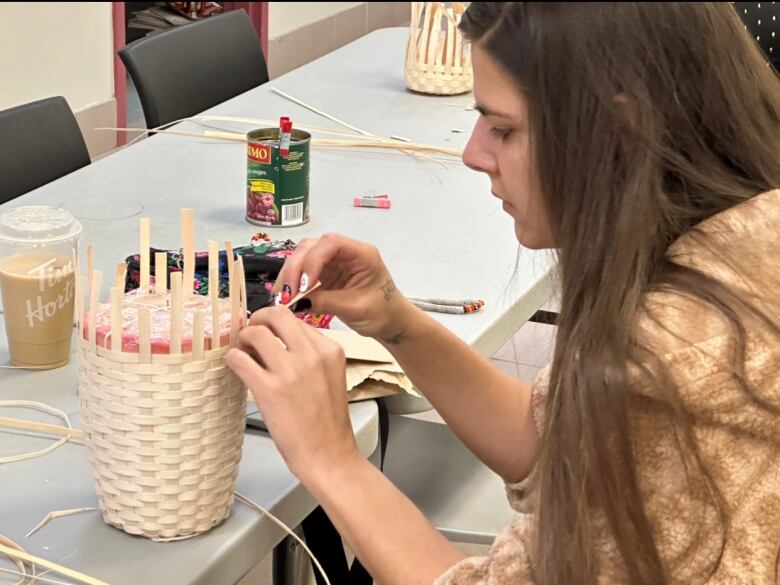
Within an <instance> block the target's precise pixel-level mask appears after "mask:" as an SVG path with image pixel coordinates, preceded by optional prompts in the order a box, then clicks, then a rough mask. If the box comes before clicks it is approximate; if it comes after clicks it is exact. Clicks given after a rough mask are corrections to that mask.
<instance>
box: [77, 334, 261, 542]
mask: <svg viewBox="0 0 780 585" xmlns="http://www.w3.org/2000/svg"><path fill="white" fill-rule="evenodd" d="M228 349H229V347H224V348H220V349H215V350H209V351H206V352H204V354H203V359H202V360H197V361H196V360H193V359H192V355H191V354H179V355H166V354H162V355H153V356H152V359H151V363H139V362H140V359H139V354H137V353H120V352H114V351H111V350H107V349H105V348H102V347H98V348H97V350H96V351H93V350H91V349H90V347H89V343H87V342H84V341H82V342H81V344H80V351H79V353H80V355H79V357H80V360H79V378H80V383H81V392H80V396H81V424H82V428H83V429H84V432H85V435H84V444H85V446H86V448H87V454H88V457H89V462H90V466H91V468H92V473H93V477H94V479H95V489H96V492H97V496H98V502H99V505H100V510H101V511H102V512H103V518H104V519H105V521H106V522H107V523H109V524H111V525H113V526H116V527H117V528H120V529H122V530H124V531H125V532H128V533H130V534H138V535H141V536H145V537H148V538H152V539H155V540H169V539H178V538H186V537H190V536H195V535H197V534H200V533H202V532H205V531H207V530H209V529H210V528H212V527H214V526H215V525H217V524H219V523H220V522H222V521H223V520H224V519H225V518H227V516H228V514H229V513H230V507H231V505H232V504H233V489H234V485H235V480H236V476H237V475H238V465H239V462H240V460H241V448H242V445H243V438H244V424H245V422H244V416H245V413H246V410H245V408H246V388H245V386H244V385H243V383H242V382H241V381H240V380H239V379H238V378H237V377H236V376H235V375H234V374H233V373H232V372H231V371H230V370H229V369H228V368H227V366H225V363H224V359H223V357H224V354H225V353H226V352H227V351H228Z"/></svg>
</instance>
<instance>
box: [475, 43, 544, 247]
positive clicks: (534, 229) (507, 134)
mask: <svg viewBox="0 0 780 585" xmlns="http://www.w3.org/2000/svg"><path fill="white" fill-rule="evenodd" d="M472 56H473V63H474V98H475V100H476V103H477V105H476V107H477V110H479V112H480V113H481V114H482V115H481V116H480V118H479V120H477V123H476V125H475V126H474V130H473V131H472V133H471V138H470V139H469V142H468V144H467V145H466V149H465V150H464V151H463V162H464V163H465V164H466V166H468V167H470V168H472V169H474V170H475V171H480V172H483V173H485V174H486V175H487V176H488V177H490V182H491V192H492V193H493V195H494V196H495V197H498V198H499V199H500V200H501V201H503V208H504V211H506V212H507V213H508V214H509V215H510V216H511V217H512V219H514V220H515V235H516V236H517V241H518V242H520V243H521V244H522V245H523V246H525V247H527V248H532V249H540V248H553V247H555V243H554V242H553V238H552V230H551V229H550V222H549V218H548V217H547V213H546V211H545V208H544V204H543V200H542V193H541V189H540V187H539V180H538V177H537V174H536V170H535V169H534V165H533V158H532V156H531V144H530V136H529V129H528V104H527V103H526V100H525V98H524V97H523V95H522V94H521V93H520V91H519V90H518V89H517V86H516V85H515V84H514V83H513V81H512V79H511V78H510V76H509V74H508V73H507V72H505V71H504V70H503V69H502V68H501V66H500V65H499V64H498V63H496V62H495V61H494V60H493V59H492V58H491V57H490V56H489V55H488V54H487V53H486V52H485V51H483V50H482V49H480V48H479V47H478V46H474V47H472Z"/></svg>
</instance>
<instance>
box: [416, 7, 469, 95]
mask: <svg viewBox="0 0 780 585" xmlns="http://www.w3.org/2000/svg"><path fill="white" fill-rule="evenodd" d="M463 12H465V6H464V4H463V3H461V2H452V5H451V6H447V5H446V3H444V2H412V19H411V23H410V25H409V41H408V43H407V47H406V75H405V79H406V86H407V87H408V88H409V89H411V90H412V91H418V92H421V93H427V94H434V95H456V94H461V93H466V92H468V91H471V89H472V87H473V86H474V75H473V72H472V69H471V47H470V46H469V44H468V42H467V41H466V40H465V39H464V38H463V35H462V34H461V32H460V30H458V24H460V19H461V17H462V15H463Z"/></svg>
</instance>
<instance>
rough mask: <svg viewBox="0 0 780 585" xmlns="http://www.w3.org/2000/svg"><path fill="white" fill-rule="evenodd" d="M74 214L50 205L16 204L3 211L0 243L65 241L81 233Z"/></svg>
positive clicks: (39, 243) (36, 243)
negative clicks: (20, 205) (17, 205)
mask: <svg viewBox="0 0 780 585" xmlns="http://www.w3.org/2000/svg"><path fill="white" fill-rule="evenodd" d="M81 232H82V227H81V222H79V221H78V220H77V219H76V218H75V217H73V215H72V214H71V213H70V212H69V211H67V210H65V209H59V208H57V207H50V206H48V205H29V206H26V207H16V208H14V209H9V210H8V211H6V212H4V213H0V243H3V242H5V243H9V244H26V245H30V246H40V245H54V244H62V243H65V242H66V241H68V240H75V239H76V238H78V237H79V236H81Z"/></svg>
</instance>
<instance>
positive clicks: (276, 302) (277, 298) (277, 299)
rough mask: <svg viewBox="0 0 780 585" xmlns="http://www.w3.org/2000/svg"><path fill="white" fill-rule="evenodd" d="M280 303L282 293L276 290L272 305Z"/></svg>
mask: <svg viewBox="0 0 780 585" xmlns="http://www.w3.org/2000/svg"><path fill="white" fill-rule="evenodd" d="M281 304H282V293H280V292H278V293H276V294H275V295H274V305H281Z"/></svg>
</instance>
